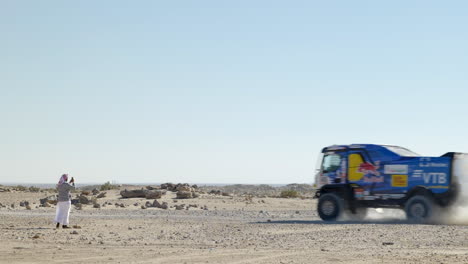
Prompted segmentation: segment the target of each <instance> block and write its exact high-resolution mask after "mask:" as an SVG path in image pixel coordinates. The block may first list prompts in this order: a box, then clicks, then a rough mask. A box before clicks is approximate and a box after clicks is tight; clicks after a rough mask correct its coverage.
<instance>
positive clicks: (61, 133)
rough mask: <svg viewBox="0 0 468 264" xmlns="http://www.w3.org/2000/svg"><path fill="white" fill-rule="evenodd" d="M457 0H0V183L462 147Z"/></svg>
mask: <svg viewBox="0 0 468 264" xmlns="http://www.w3.org/2000/svg"><path fill="white" fill-rule="evenodd" d="M466 10H468V3H467V2H466V1H2V2H1V3H0V32H1V36H0V38H1V41H0V60H1V62H0V91H1V95H0V121H1V126H0V160H1V164H0V182H24V183H30V182H35V183H38V182H39V183H40V182H43V183H53V182H56V181H58V178H59V176H60V174H61V173H63V172H68V173H69V174H70V175H71V176H75V177H76V178H77V182H98V183H99V182H104V181H107V180H115V181H117V182H121V183H125V182H166V181H172V182H190V183H200V182H202V183H203V182H210V183H213V182H216V183H291V182H305V183H311V182H313V171H314V167H315V164H316V158H317V156H318V152H319V150H320V149H321V148H322V147H323V146H327V145H332V144H349V143H376V144H379V143H382V144H394V145H402V146H405V147H408V148H410V149H412V150H414V151H416V152H418V153H421V154H424V155H441V154H443V153H445V152H448V151H460V152H468V139H467V138H468V123H467V114H468V108H467V99H468V75H467V73H468V49H467V47H468V30H467V25H468V16H467V15H466Z"/></svg>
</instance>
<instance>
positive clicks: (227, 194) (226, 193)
mask: <svg viewBox="0 0 468 264" xmlns="http://www.w3.org/2000/svg"><path fill="white" fill-rule="evenodd" d="M221 195H222V196H232V195H231V194H230V193H228V192H222V193H221Z"/></svg>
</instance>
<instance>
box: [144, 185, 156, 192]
mask: <svg viewBox="0 0 468 264" xmlns="http://www.w3.org/2000/svg"><path fill="white" fill-rule="evenodd" d="M145 188H146V190H150V191H152V190H156V188H154V187H153V186H149V185H148V186H146V187H145Z"/></svg>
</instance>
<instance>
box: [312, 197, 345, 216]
mask: <svg viewBox="0 0 468 264" xmlns="http://www.w3.org/2000/svg"><path fill="white" fill-rule="evenodd" d="M317 211H318V214H319V216H320V218H322V220H324V221H335V220H336V219H337V218H338V217H340V216H341V214H342V213H343V200H342V199H341V197H339V196H338V195H336V194H334V193H326V194H324V195H321V196H320V198H319V201H318V204H317Z"/></svg>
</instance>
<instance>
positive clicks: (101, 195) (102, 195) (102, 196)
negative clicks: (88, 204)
mask: <svg viewBox="0 0 468 264" xmlns="http://www.w3.org/2000/svg"><path fill="white" fill-rule="evenodd" d="M106 194H107V193H106V192H102V193H100V194H99V195H98V196H96V198H98V199H100V198H104V197H106Z"/></svg>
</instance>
